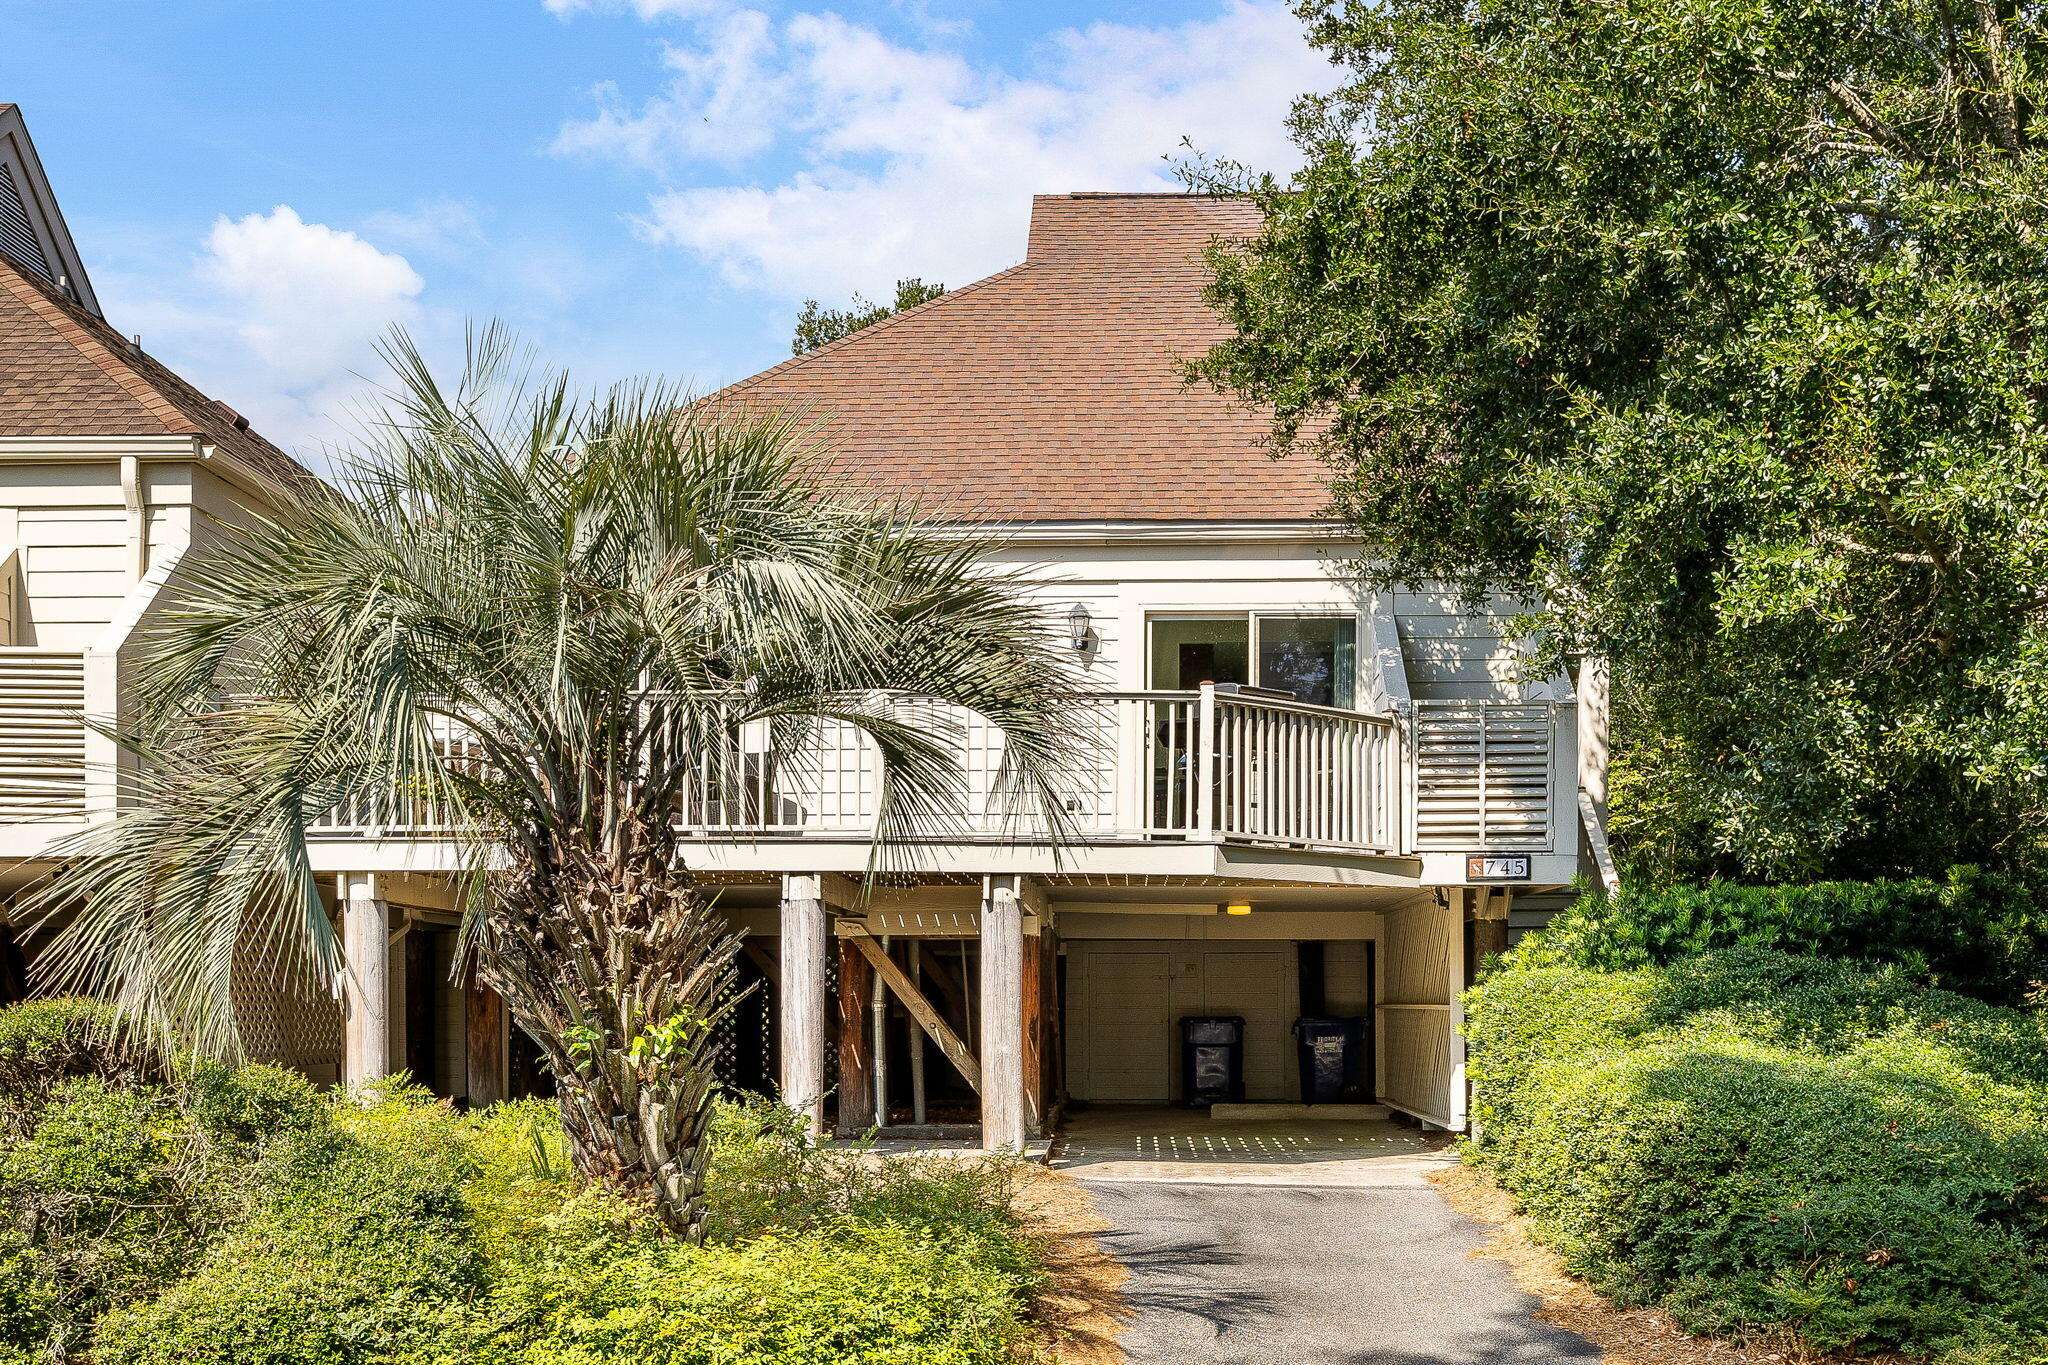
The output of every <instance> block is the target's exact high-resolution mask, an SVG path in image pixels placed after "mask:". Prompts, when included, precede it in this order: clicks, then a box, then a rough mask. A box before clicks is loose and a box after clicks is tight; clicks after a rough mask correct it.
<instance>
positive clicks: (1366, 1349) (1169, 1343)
mask: <svg viewBox="0 0 2048 1365" xmlns="http://www.w3.org/2000/svg"><path fill="white" fill-rule="evenodd" d="M1118 1121H1119V1122H1120V1123H1122V1124H1123V1125H1124V1127H1126V1128H1127V1127H1128V1125H1129V1123H1130V1120H1129V1118H1128V1116H1123V1117H1122V1118H1121V1119H1119V1120H1118ZM1163 1121H1166V1122H1171V1123H1174V1124H1176V1125H1178V1126H1179V1128H1181V1129H1186V1128H1187V1127H1188V1125H1189V1123H1190V1120H1189V1119H1188V1118H1186V1117H1181V1118H1174V1119H1168V1120H1163ZM1097 1122H1098V1124H1099V1123H1100V1122H1101V1121H1099V1120H1098V1121H1097ZM1192 1122H1193V1123H1196V1124H1199V1123H1201V1122H1202V1120H1201V1119H1200V1118H1199V1117H1196V1118H1194V1119H1193V1120H1192ZM1407 1131H1410V1132H1412V1130H1407ZM1090 1136H1094V1137H1096V1138H1097V1141H1096V1143H1095V1147H1094V1149H1093V1150H1095V1151H1098V1152H1101V1151H1103V1149H1104V1148H1105V1147H1107V1146H1109V1145H1110V1144H1109V1143H1107V1142H1105V1141H1102V1140H1101V1139H1102V1133H1101V1131H1100V1129H1099V1128H1098V1131H1097V1132H1096V1133H1095V1134H1092V1135H1091V1134H1090V1133H1089V1132H1088V1130H1087V1128H1086V1127H1085V1126H1084V1127H1083V1129H1082V1132H1081V1133H1080V1134H1079V1141H1078V1142H1077V1143H1076V1144H1075V1145H1077V1146H1078V1147H1079V1148H1080V1149H1081V1152H1082V1155H1081V1156H1080V1157H1079V1159H1074V1158H1069V1159H1068V1160H1059V1159H1056V1160H1055V1162H1054V1164H1055V1165H1059V1166H1063V1167H1066V1168H1067V1169H1068V1171H1069V1173H1070V1174H1072V1175H1073V1176H1075V1177H1076V1178H1077V1179H1079V1180H1081V1181H1082V1182H1083V1183H1084V1184H1085V1185H1086V1186H1087V1188H1088V1191H1089V1193H1090V1194H1091V1195H1093V1197H1094V1199H1095V1204H1096V1208H1097V1210H1098V1211H1099V1212H1100V1214H1101V1215H1102V1217H1103V1218H1104V1219H1105V1220H1107V1221H1108V1223H1109V1225H1110V1230H1109V1231H1108V1232H1106V1233H1104V1234H1102V1241H1103V1244H1104V1245H1105V1247H1107V1249H1108V1250H1109V1251H1110V1253H1111V1254H1112V1255H1114V1256H1116V1257H1117V1258H1118V1259H1119V1260H1121V1261H1122V1262H1123V1263H1124V1264H1125V1265H1126V1266H1127V1267H1128V1268H1129V1270H1130V1273H1131V1279H1130V1282H1129V1283H1128V1284H1127V1285H1126V1286H1125V1292H1126V1294H1127V1295H1128V1296H1129V1298H1130V1301H1131V1304H1132V1306H1133V1307H1134V1308H1135V1310H1136V1316H1135V1318H1134V1319H1133V1321H1132V1322H1131V1323H1130V1325H1129V1326H1128V1327H1127V1328H1126V1329H1125V1331H1124V1333H1123V1336H1122V1338H1121V1339H1120V1344H1121V1345H1122V1346H1123V1349H1124V1351H1125V1352H1126V1354H1127V1355H1128V1356H1129V1359H1130V1361H1131V1362H1132V1365H1210V1363H1211V1362H1213V1363H1214V1365H1472V1363H1474V1362H1488V1363H1489V1365H1492V1363H1494V1362H1498V1363H1499V1365H1538V1362H1541V1363H1542V1365H1550V1362H1559V1361H1597V1360H1598V1359H1599V1352H1598V1351H1597V1350H1595V1349H1594V1348H1593V1346H1592V1345H1590V1344H1589V1343H1587V1342H1586V1341H1584V1340H1582V1339H1581V1338H1579V1337H1577V1336H1574V1335H1573V1334H1571V1333H1569V1332H1564V1331H1560V1330H1558V1329H1556V1328H1552V1327H1548V1326H1545V1325H1544V1324H1542V1323H1539V1322H1537V1321H1536V1320H1535V1318H1534V1317H1533V1316H1532V1310H1533V1309H1534V1307H1535V1304H1534V1301H1533V1300H1532V1299H1530V1298H1529V1297H1528V1296H1527V1295H1525V1294H1523V1293H1522V1292H1521V1291H1520V1290H1518V1289H1516V1288H1515V1286H1514V1283H1513V1281H1512V1279H1511V1278H1510V1277H1509V1274H1508V1272H1507V1270H1506V1268H1505V1267H1504V1266H1501V1265H1500V1264H1498V1263H1497V1262H1493V1261H1482V1260H1473V1259H1471V1257H1470V1256H1469V1253H1470V1252H1471V1251H1473V1250H1474V1249H1476V1248H1477V1247H1479V1246H1480V1245H1481V1244H1482V1243H1483V1242H1484V1241H1485V1240H1486V1234H1485V1230H1484V1229H1483V1228H1481V1227H1480V1226H1479V1225H1478V1224H1476V1223H1474V1222H1472V1221H1471V1220H1469V1219H1466V1218H1463V1217H1461V1216H1460V1215H1458V1214H1456V1213H1453V1212H1452V1211H1451V1209H1450V1207H1449V1206H1448V1205H1446V1204H1445V1203H1444V1201H1443V1199H1442V1197H1441V1196H1439V1195H1438V1194H1437V1193H1436V1191H1435V1189H1434V1188H1433V1187H1431V1186H1430V1185H1429V1184H1428V1182H1427V1180H1426V1178H1425V1177H1426V1174H1427V1171H1428V1169H1430V1168H1431V1166H1433V1165H1435V1164H1441V1162H1442V1161H1443V1160H1447V1159H1448V1155H1449V1154H1448V1153H1440V1152H1430V1153H1426V1154H1425V1153H1418V1152H1415V1151H1414V1150H1412V1144H1409V1143H1406V1142H1389V1143H1386V1144H1383V1146H1385V1147H1388V1148H1391V1149H1392V1150H1387V1151H1386V1153H1385V1155H1384V1156H1378V1157H1374V1156H1365V1157H1360V1156H1357V1155H1354V1154H1355V1153H1357V1152H1358V1151H1359V1150H1360V1148H1361V1147H1363V1148H1365V1149H1366V1150H1367V1151H1371V1150H1372V1149H1373V1143H1372V1142H1370V1141H1367V1140H1366V1139H1367V1138H1369V1137H1370V1136H1372V1135H1370V1134H1366V1133H1363V1132H1361V1131H1359V1130H1357V1129H1349V1130H1347V1131H1342V1132H1338V1131H1331V1132H1327V1133H1326V1134H1324V1135H1322V1136H1321V1137H1317V1136H1316V1135H1314V1134H1313V1133H1312V1134H1311V1135H1310V1137H1309V1138H1307V1139H1305V1140H1304V1139H1298V1141H1299V1143H1300V1150H1302V1152H1303V1155H1304V1160H1302V1161H1301V1162H1300V1163H1299V1164H1292V1165H1290V1164H1288V1163H1284V1162H1281V1161H1275V1160H1271V1159H1268V1160H1263V1161H1261V1162H1259V1163H1258V1165H1257V1166H1256V1168H1252V1167H1248V1166H1247V1165H1244V1164H1240V1163H1239V1162H1235V1161H1228V1160H1225V1161H1217V1160H1214V1159H1213V1158H1212V1159H1210V1160H1207V1161H1196V1162H1188V1163H1172V1164H1165V1165H1162V1164H1160V1163H1155V1162H1147V1163H1145V1164H1144V1165H1143V1166H1138V1165H1136V1164H1135V1163H1129V1162H1096V1163H1092V1164H1091V1163H1090V1162H1089V1161H1088V1160H1087V1156H1086V1153H1087V1152H1088V1151H1089V1150H1090V1149H1089V1146H1088V1138H1089V1137H1090ZM1124 1137H1125V1134H1124V1132H1123V1130H1122V1129H1119V1130H1118V1133H1117V1138H1116V1142H1115V1145H1117V1146H1122V1145H1123V1143H1124ZM1340 1139H1343V1140H1342V1141H1340ZM1269 1142H1273V1143H1275V1144H1276V1145H1278V1143H1279V1138H1278V1136H1277V1135H1276V1136H1275V1137H1274V1138H1269ZM1148 1145H1149V1144H1148ZM1339 1153H1341V1154H1342V1155H1338V1154H1339ZM1429 1157H1434V1158H1435V1160H1434V1161H1431V1160H1429V1159H1428V1158H1429Z"/></svg>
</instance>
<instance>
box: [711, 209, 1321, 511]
mask: <svg viewBox="0 0 2048 1365" xmlns="http://www.w3.org/2000/svg"><path fill="white" fill-rule="evenodd" d="M1258 221H1259V220H1258V210H1257V209H1256V208H1255V207H1254V206H1253V205H1251V204H1250V203H1248V202H1246V201H1243V200H1234V199H1215V198H1206V197H1197V196H1191V195H1090V194H1077V195H1041V196H1038V197H1036V198H1034V199H1033V200H1032V201H1031V236H1030V242H1029V245H1028V247H1027V248H1026V253H1025V258H1024V262H1023V264H1021V265H1017V266H1013V267H1011V268H1010V269H1008V270H1005V271H1003V272H1001V273H1000V274H996V275H991V276H989V277H988V278H987V279H984V280H980V281H978V282H976V283H974V284H971V285H968V286H967V287H965V288H963V289H958V290H955V291H953V292H952V293H950V294H946V295H944V296H943V297H941V298H939V299H936V300H934V301H933V302H931V303H927V304H923V305H920V306H919V307H916V308H912V309H909V310H907V311H905V312H903V313H899V314H897V315H896V316H895V317H892V318H889V319H887V320H885V321H883V322H879V323H876V324H875V325H873V326H871V327H868V328H865V329H863V330H861V331H859V332H856V333H854V334H853V335H852V336H849V337H847V338H845V339H843V340H840V341H837V342H834V343H832V344H831V345H829V346H825V347H821V348H820V349H818V350H816V351H813V352H811V353H810V354H808V355H804V356H799V357H797V358H796V359H793V360H789V361H785V362H784V363H783V364H781V365H777V366H776V367H775V368H773V369H771V370H766V371H763V372H762V373H760V374H758V375H755V376H754V377H753V378H751V379H746V380H742V381H740V382H739V383H738V384H735V385H733V386H732V387H730V388H728V389H726V390H724V391H723V392H721V393H720V394H717V395H714V396H713V400H712V401H714V402H717V403H738V404H742V405H744V406H746V407H748V408H755V409H758V408H761V407H772V408H787V409H795V410H800V411H803V412H805V413H807V414H809V415H811V416H812V417H814V418H815V419H816V420H818V421H819V423H820V425H821V427H822V429H823V436H824V439H825V440H826V442H827V443H828V446H829V449H830V454H829V457H828V466H827V474H828V476H829V477H831V478H832V479H834V480H835V481H837V482H842V483H844V484H846V485H850V486H855V487H859V488H862V489H866V490H871V491H873V492H876V493H879V494H883V495H886V496H890V497H905V498H910V499H912V500H914V501H915V502H916V503H917V505H918V506H919V508H920V509H922V510H924V511H926V512H930V513H936V514H939V515H944V516H952V517H961V518H970V519H975V520H993V521H1183V520H1200V521H1293V520H1303V519H1308V518H1314V517H1317V516H1320V515H1321V514H1322V512H1323V509H1324V508H1325V506H1326V505H1327V503H1328V500H1329V493H1328V488H1327V485H1326V481H1325V478H1324V475H1323V472H1322V471H1321V469H1320V468H1319V467H1318V466H1317V464H1316V462H1315V461H1314V460H1313V459H1312V458H1310V457H1308V456H1306V455H1300V454H1295V455H1289V456H1287V457H1285V458H1283V459H1279V460H1276V459H1274V458H1273V457H1272V455H1271V454H1270V452H1269V451H1268V449H1267V448H1266V445H1265V440H1264V438H1265V435H1266V432H1267V421H1266V418H1265V416H1264V414H1262V413H1261V412H1258V411H1255V410H1252V409H1249V408H1247V407H1245V406H1243V405H1242V404H1240V403H1238V402H1236V401H1235V400H1234V399H1231V398H1228V397H1225V396H1224V395H1221V394H1218V393H1215V392H1213V391H1212V390H1210V389H1208V388H1206V387H1194V388H1190V387H1188V386H1186V385H1185V384H1184V383H1183V382H1182V379H1181V375H1180V371H1179V368H1178V362H1179V361H1180V360H1183V359H1186V358H1190V357H1193V356H1195V355H1198V354H1200V353H1201V352H1202V351H1203V350H1204V349H1206V348H1207V347H1208V346H1209V345H1211V344H1212V343H1214V342H1215V341H1216V340H1218V339H1219V338H1221V337H1222V336H1224V335H1225V334H1226V329H1225V325H1224V324H1223V323H1222V321H1221V320H1220V319H1218V318H1217V316H1216V315H1215V313H1214V312H1213V311H1212V310H1211V309H1210V308H1209V306H1208V305H1207V304H1206V303H1204V302H1203V300H1202V297H1201V291H1202V286H1203V284H1204V283H1205V281H1206V279H1207V271H1206V268H1205V267H1204V265H1203V264H1202V261H1201V253H1202V249H1203V248H1204V247H1205V246H1206V245H1207V244H1208V243H1209V242H1210V241H1211V240H1213V239H1215V238H1218V237H1222V238H1233V237H1243V236H1246V235H1249V234H1250V233H1251V232H1253V231H1255V230H1256V229H1257V227H1258Z"/></svg>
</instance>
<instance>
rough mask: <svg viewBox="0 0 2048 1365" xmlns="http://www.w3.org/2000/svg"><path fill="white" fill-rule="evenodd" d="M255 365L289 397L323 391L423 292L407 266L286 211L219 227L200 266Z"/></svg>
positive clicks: (276, 210) (420, 282) (211, 235)
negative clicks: (290, 392)
mask: <svg viewBox="0 0 2048 1365" xmlns="http://www.w3.org/2000/svg"><path fill="white" fill-rule="evenodd" d="M198 273H199V277H200V279H201V280H202V281H203V282H205V283H207V284H210V285H212V286H214V287H215V288H216V289H217V290H219V291H220V296H221V298H220V301H221V303H222V304H223V305H224V306H225V307H226V308H227V309H228V310H229V311H230V313H231V315H232V316H234V317H235V318H237V319H238V320H237V322H236V324H235V329H236V331H237V333H238V334H239V336H240V337H241V340H242V343H243V345H244V346H245V347H246V348H247V350H248V351H249V353H250V355H251V356H252V357H253V358H255V359H256V360H257V361H258V362H259V363H261V364H262V365H264V366H265V367H266V368H268V369H269V370H270V371H271V372H272V373H273V374H274V376H275V377H276V380H277V381H278V382H279V383H281V384H283V385H285V386H286V387H287V388H303V387H304V386H307V385H310V384H317V383H320V382H322V381H324V380H326V379H327V378H329V377H330V376H332V375H334V373H335V372H336V371H337V370H339V369H342V368H344V367H345V366H347V365H349V364H350V363H352V362H354V361H356V360H358V359H359V358H360V357H361V356H362V354H363V352H364V350H365V347H366V344H367V343H368V342H369V341H370V340H371V339H372V338H373V337H375V336H376V335H377V333H378V332H379V331H381V330H382V329H383V328H384V327H386V326H388V325H389V324H390V323H392V322H393V321H403V320H405V319H406V318H407V317H408V316H410V314H411V313H412V311H413V304H414V301H415V300H417V299H418V298H419V294H420V290H421V289H422V288H424V287H425V282H424V281H423V280H421V279H420V277H419V274H418V272H416V271H415V270H414V269H413V268H412V266H411V265H410V264H408V263H407V261H406V259H405V257H403V256H399V255H396V254H394V253H392V252H387V251H380V250H378V249H377V248H376V247H374V246H371V245H370V244H369V243H368V242H366V241H364V240H363V239H362V238H360V237H358V236H356V235H355V234H354V233H353V232H342V231H338V230H336V229H334V228H331V227H328V226H326V225H325V224H324V223H308V222H306V221H305V220H304V219H302V218H300V217H299V215H298V213H297V212H296V211H294V210H293V209H292V207H291V206H290V205H288V204H279V205H278V206H277V207H276V208H274V209H272V210H271V211H270V212H269V213H267V214H256V213H252V214H249V215H247V216H246V217H243V218H238V219H234V220H232V221H230V220H229V219H227V218H221V219H220V220H218V221H217V222H215V223H214V225H213V231H212V232H211V233H209V234H208V236H207V239H206V251H205V253H204V254H203V255H202V256H201V257H200V259H199V270H198Z"/></svg>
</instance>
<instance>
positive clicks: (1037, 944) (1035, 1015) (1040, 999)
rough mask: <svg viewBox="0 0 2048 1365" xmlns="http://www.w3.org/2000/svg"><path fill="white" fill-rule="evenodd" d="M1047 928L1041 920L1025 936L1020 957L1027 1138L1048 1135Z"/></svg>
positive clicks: (1025, 1127) (1020, 1037)
mask: <svg viewBox="0 0 2048 1365" xmlns="http://www.w3.org/2000/svg"><path fill="white" fill-rule="evenodd" d="M1045 932H1046V930H1045V927H1044V924H1043V921H1042V920H1041V922H1040V924H1039V932H1038V933H1035V934H1029V933H1027V934H1026V935H1024V943H1023V951H1022V952H1021V953H1019V954H1018V963H1019V972H1020V979H1019V994H1020V996H1021V998H1022V1001H1023V1008H1022V1009H1021V1010H1020V1011H1019V1012H1018V1024H1019V1035H1018V1036H1019V1039H1020V1041H1021V1043H1022V1046H1023V1076H1024V1132H1025V1133H1026V1135H1027V1136H1031V1137H1043V1136H1044V1135H1045V1122H1046V1111H1045V993H1046V981H1045V971H1044V968H1045V958H1044V956H1043V953H1042V950H1041V944H1042V943H1043V942H1044V937H1045Z"/></svg>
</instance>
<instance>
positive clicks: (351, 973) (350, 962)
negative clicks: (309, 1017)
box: [338, 873, 391, 1090]
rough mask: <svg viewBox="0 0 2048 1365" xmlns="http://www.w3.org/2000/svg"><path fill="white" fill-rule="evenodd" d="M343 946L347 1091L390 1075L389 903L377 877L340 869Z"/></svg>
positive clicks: (343, 1067) (343, 1074)
mask: <svg viewBox="0 0 2048 1365" xmlns="http://www.w3.org/2000/svg"><path fill="white" fill-rule="evenodd" d="M338 889H339V891H340V892H341V948H342V956H343V958H344V960H345V961H346V963H347V966H348V972H347V975H346V976H345V977H344V978H343V981H342V1013H343V1028H342V1059H341V1077H342V1080H343V1081H344V1082H345V1083H346V1084H347V1085H348V1087H349V1089H351V1090H360V1089H361V1088H362V1087H364V1086H365V1085H368V1084H369V1083H370V1082H371V1081H375V1080H379V1079H381V1078H383V1077H385V1076H388V1075H390V1074H391V1032H390V1030H391V934H390V923H391V907H390V905H389V904H388V903H387V902H385V901H384V900H383V899H382V898H380V897H379V896H378V894H377V878H376V876H375V875H374V874H368V873H343V874H342V875H341V878H340V885H339V887H338Z"/></svg>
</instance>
